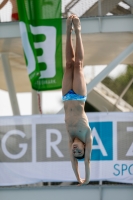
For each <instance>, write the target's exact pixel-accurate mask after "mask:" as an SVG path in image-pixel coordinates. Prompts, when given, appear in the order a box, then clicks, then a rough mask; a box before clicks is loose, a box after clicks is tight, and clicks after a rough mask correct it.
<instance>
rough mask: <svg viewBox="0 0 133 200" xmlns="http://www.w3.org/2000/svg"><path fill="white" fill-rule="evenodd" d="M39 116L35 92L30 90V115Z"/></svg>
mask: <svg viewBox="0 0 133 200" xmlns="http://www.w3.org/2000/svg"><path fill="white" fill-rule="evenodd" d="M37 114H39V109H38V97H37V92H36V91H35V90H33V89H32V115H37Z"/></svg>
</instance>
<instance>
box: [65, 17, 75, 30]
mask: <svg viewBox="0 0 133 200" xmlns="http://www.w3.org/2000/svg"><path fill="white" fill-rule="evenodd" d="M72 18H73V15H71V16H70V17H68V18H67V21H66V23H67V33H68V34H71V33H72V31H73V27H72Z"/></svg>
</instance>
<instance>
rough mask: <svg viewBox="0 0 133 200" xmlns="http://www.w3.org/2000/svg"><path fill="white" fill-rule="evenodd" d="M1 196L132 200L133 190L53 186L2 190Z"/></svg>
mask: <svg viewBox="0 0 133 200" xmlns="http://www.w3.org/2000/svg"><path fill="white" fill-rule="evenodd" d="M0 196H1V199H3V200H8V199H10V200H14V199H19V200H23V199H25V200H29V199H32V200H38V198H39V199H46V200H47V199H48V200H55V199H58V200H62V199H63V200H68V199H76V200H81V199H83V200H88V199H94V200H107V199H108V200H112V199H113V200H118V199H120V200H125V199H126V200H132V198H133V189H132V185H102V186H99V185H89V186H88V185H87V186H82V187H77V186H72V185H71V186H68V187H66V186H64V187H60V186H52V187H48V186H45V187H38V188H37V187H29V188H28V187H25V188H23V187H20V188H19V187H17V188H4V187H2V188H1V189H0Z"/></svg>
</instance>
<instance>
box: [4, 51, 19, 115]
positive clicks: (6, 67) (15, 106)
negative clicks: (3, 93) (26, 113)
mask: <svg viewBox="0 0 133 200" xmlns="http://www.w3.org/2000/svg"><path fill="white" fill-rule="evenodd" d="M1 59H2V64H3V71H4V74H5V79H6V84H7V88H8V92H9V97H10V101H11V106H12V111H13V115H20V111H19V106H18V101H17V97H16V91H15V87H14V83H13V78H12V72H11V68H10V63H9V60H8V56H7V55H6V54H1Z"/></svg>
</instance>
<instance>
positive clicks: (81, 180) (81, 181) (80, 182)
mask: <svg viewBox="0 0 133 200" xmlns="http://www.w3.org/2000/svg"><path fill="white" fill-rule="evenodd" d="M84 181H85V179H82V178H80V180H78V182H79V184H78V186H80V185H81V184H83V183H84Z"/></svg>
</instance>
